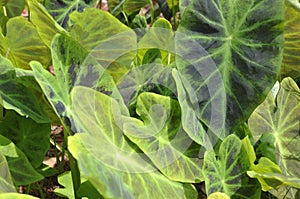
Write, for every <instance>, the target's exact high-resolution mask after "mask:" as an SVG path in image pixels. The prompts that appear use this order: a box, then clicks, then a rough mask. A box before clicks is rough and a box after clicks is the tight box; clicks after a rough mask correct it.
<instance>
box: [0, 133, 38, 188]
mask: <svg viewBox="0 0 300 199" xmlns="http://www.w3.org/2000/svg"><path fill="white" fill-rule="evenodd" d="M0 153H1V154H3V155H5V156H6V159H7V163H8V167H9V170H10V173H11V175H12V177H13V180H14V183H15V184H16V185H28V184H31V183H34V182H37V181H39V180H42V179H43V178H44V177H43V176H42V175H41V174H39V173H38V172H37V171H35V169H34V168H33V167H32V166H31V164H30V162H29V161H28V159H27V157H26V155H25V154H24V153H23V152H22V151H21V150H20V149H18V148H17V147H16V146H15V145H14V144H13V143H12V142H11V141H10V140H9V139H7V138H6V137H4V136H2V135H0Z"/></svg>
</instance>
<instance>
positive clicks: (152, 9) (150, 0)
mask: <svg viewBox="0 0 300 199" xmlns="http://www.w3.org/2000/svg"><path fill="white" fill-rule="evenodd" d="M149 3H150V12H151V24H153V23H154V6H153V2H152V0H149Z"/></svg>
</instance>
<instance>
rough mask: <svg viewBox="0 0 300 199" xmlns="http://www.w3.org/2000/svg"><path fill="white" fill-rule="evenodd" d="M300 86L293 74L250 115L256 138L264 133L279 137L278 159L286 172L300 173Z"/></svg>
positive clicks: (250, 123)
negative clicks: (292, 77) (294, 79)
mask: <svg viewBox="0 0 300 199" xmlns="http://www.w3.org/2000/svg"><path fill="white" fill-rule="evenodd" d="M299 119H300V90H299V88H298V86H297V84H296V83H295V82H294V81H293V79H291V78H285V79H283V81H282V82H281V87H280V90H279V92H278V94H277V97H276V99H274V98H273V96H272V94H271V93H270V94H269V95H268V97H267V98H266V100H265V101H264V102H263V103H262V104H261V105H260V106H259V107H258V108H257V109H256V110H255V111H254V112H253V114H252V115H251V117H250V118H249V122H248V123H249V128H250V130H251V132H252V134H253V137H254V139H255V141H256V140H258V138H259V137H260V136H261V135H262V134H263V133H272V134H273V135H274V137H275V139H274V141H275V142H274V145H275V147H276V154H277V162H278V164H279V165H280V166H281V169H282V170H283V172H284V174H287V175H291V176H297V177H300V172H299V167H300V153H299V151H300V146H299V141H300V137H299V136H298V135H299Z"/></svg>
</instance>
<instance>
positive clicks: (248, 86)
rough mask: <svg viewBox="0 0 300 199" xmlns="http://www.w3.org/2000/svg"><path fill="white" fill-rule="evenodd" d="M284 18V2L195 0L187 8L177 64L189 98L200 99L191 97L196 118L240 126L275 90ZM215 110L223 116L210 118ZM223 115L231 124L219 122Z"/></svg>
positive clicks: (228, 126) (209, 124)
mask: <svg viewBox="0 0 300 199" xmlns="http://www.w3.org/2000/svg"><path fill="white" fill-rule="evenodd" d="M283 19H284V2H283V1H282V0H274V1H270V0H261V1H255V0H247V1H245V0H236V1H226V0H218V1H216V0H211V1H206V0H191V1H190V4H189V6H188V7H187V8H186V9H185V12H184V13H183V17H182V19H181V22H180V25H179V27H178V31H179V34H177V37H176V54H177V55H180V56H181V59H177V68H178V70H179V73H180V76H181V78H182V79H183V80H182V81H183V84H184V87H185V88H187V91H186V92H187V96H188V97H189V98H191V96H192V95H195V96H196V97H197V98H196V99H189V98H188V99H187V100H188V101H189V102H190V104H191V106H192V108H193V109H194V110H195V111H196V114H197V118H198V119H199V120H201V122H203V123H204V124H205V125H206V126H207V127H208V128H210V129H211V130H212V131H213V132H216V133H218V134H219V131H224V130H223V129H226V132H227V133H228V132H230V131H231V130H233V129H234V128H236V127H237V126H239V125H240V124H241V123H242V122H244V121H245V120H246V119H247V118H248V117H249V116H250V114H251V113H252V111H253V110H254V109H255V107H256V106H257V105H258V104H259V103H261V102H262V101H263V100H264V98H265V96H266V95H267V93H268V91H269V90H270V89H271V87H272V85H273V84H274V82H275V80H276V78H277V75H278V73H279V69H280V65H281V57H282V56H281V55H282V51H283V25H282V22H283ZM180 33H181V34H180ZM182 60H183V61H182ZM224 91H225V92H226V95H225V96H224V95H223V94H222V93H223V92H224ZM180 103H182V102H180ZM223 103H225V106H224V105H222V104H223ZM215 113H218V114H217V115H220V116H219V117H218V118H217V119H211V118H215V117H214V116H213V114H215ZM220 119H221V120H224V119H226V128H224V127H223V124H222V123H221V124H220V125H219V124H218V125H216V124H215V123H218V122H219V120H220ZM221 122H222V121H221ZM222 138H224V136H223V137H222Z"/></svg>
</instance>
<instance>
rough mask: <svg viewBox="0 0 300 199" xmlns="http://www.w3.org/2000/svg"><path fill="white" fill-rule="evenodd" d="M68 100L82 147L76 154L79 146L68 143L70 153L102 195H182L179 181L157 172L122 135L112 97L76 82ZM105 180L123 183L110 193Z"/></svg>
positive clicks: (117, 108)
mask: <svg viewBox="0 0 300 199" xmlns="http://www.w3.org/2000/svg"><path fill="white" fill-rule="evenodd" d="M72 101H73V110H74V119H75V123H76V127H77V128H78V129H80V132H85V133H83V134H79V135H78V137H79V138H80V142H82V145H83V146H84V148H85V149H86V151H85V152H84V153H81V154H82V155H79V156H78V154H79V153H78V152H80V151H82V149H74V148H73V147H72V144H70V145H69V146H71V147H72V148H73V150H76V151H77V152H75V153H77V155H76V154H75V155H74V156H75V158H77V160H78V161H79V165H80V168H81V171H82V172H83V173H84V175H85V176H86V177H87V178H88V179H89V180H90V181H91V182H92V183H93V184H94V186H95V187H96V188H98V190H99V189H101V191H100V192H101V194H102V195H103V196H104V197H108V196H109V194H113V195H115V194H121V195H120V196H119V197H123V198H124V197H125V196H124V195H127V198H132V197H133V196H134V197H138V198H139V197H140V198H165V197H180V198H185V193H184V189H183V186H182V184H180V183H176V182H172V181H170V180H169V179H167V178H166V177H164V176H163V175H162V174H160V173H159V172H158V171H157V168H155V167H154V166H153V165H152V164H151V162H150V161H149V160H148V158H147V157H146V156H145V154H143V153H141V152H140V150H139V149H138V148H137V147H136V146H134V145H133V144H132V143H130V142H129V141H128V139H127V138H126V137H125V136H124V133H123V130H122V129H123V125H124V122H125V121H124V119H122V118H123V117H122V114H121V112H120V105H119V104H118V103H117V101H116V100H115V99H113V98H111V97H109V96H107V95H105V94H102V93H100V92H97V91H95V90H92V89H90V88H85V87H81V86H78V87H75V88H74V89H73V91H72ZM82 102H84V103H82ZM124 117H128V115H127V116H126V115H124ZM87 118H90V119H87ZM72 143H73V142H72ZM99 145H101V146H102V147H98V146H99ZM81 148H82V147H81ZM73 150H72V149H71V151H73ZM86 162H89V164H86ZM88 165H90V166H88ZM107 168H109V170H107ZM114 173H115V174H114ZM111 178H113V179H111ZM109 179H111V180H109ZM107 180H109V181H111V182H115V183H118V184H123V185H121V186H120V187H121V189H118V190H115V193H114V192H113V191H111V189H112V188H113V187H115V186H111V188H108V187H109V184H110V183H107V184H105V181H107ZM145 183H146V184H147V185H148V186H147V187H148V188H149V189H147V191H145V190H144V189H141V187H143V186H146V184H145ZM129 184H131V185H134V186H131V187H133V188H129V187H128V185H129ZM103 186H104V187H106V186H107V187H106V188H104V187H103ZM157 186H159V187H160V188H158V187H157ZM103 188H104V190H103ZM131 189H133V190H131ZM141 190H143V191H141ZM154 190H155V191H154ZM192 192H193V191H192Z"/></svg>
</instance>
